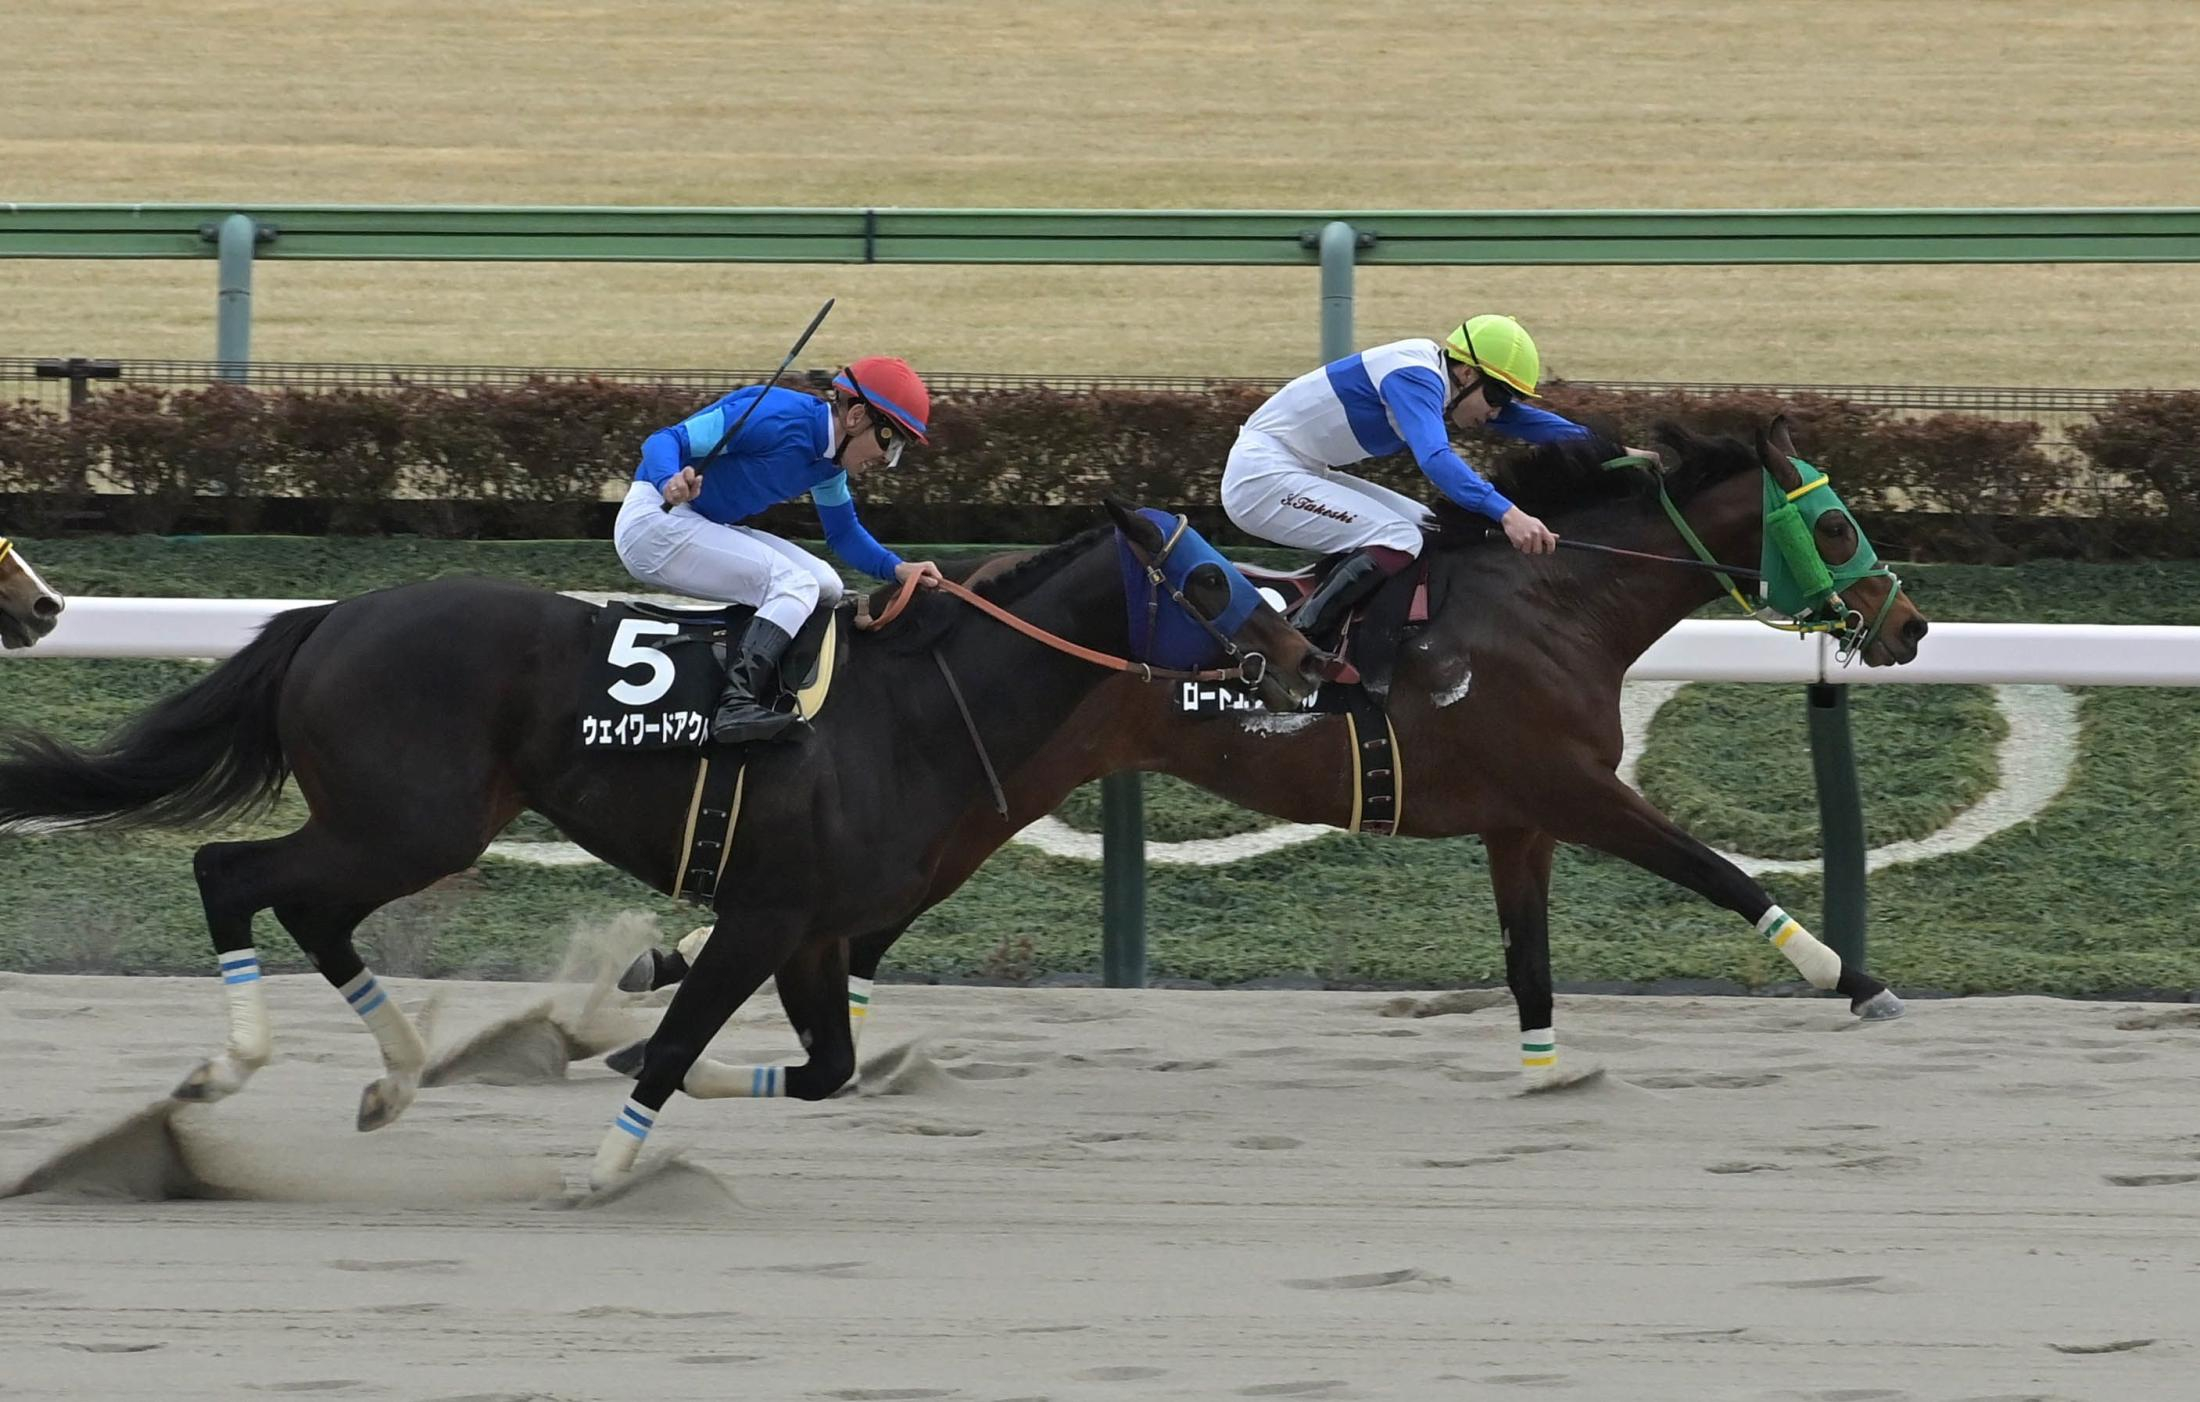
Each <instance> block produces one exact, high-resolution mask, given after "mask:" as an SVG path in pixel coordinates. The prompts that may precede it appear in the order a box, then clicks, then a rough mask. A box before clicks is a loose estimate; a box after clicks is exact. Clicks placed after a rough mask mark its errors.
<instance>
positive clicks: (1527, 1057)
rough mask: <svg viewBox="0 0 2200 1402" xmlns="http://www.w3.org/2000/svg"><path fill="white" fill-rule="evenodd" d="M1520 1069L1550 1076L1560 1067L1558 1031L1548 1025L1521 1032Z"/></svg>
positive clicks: (1530, 1073)
mask: <svg viewBox="0 0 2200 1402" xmlns="http://www.w3.org/2000/svg"><path fill="white" fill-rule="evenodd" d="M1520 1069H1521V1071H1522V1073H1524V1074H1526V1075H1528V1076H1531V1077H1534V1076H1548V1075H1550V1074H1551V1073H1552V1072H1554V1071H1556V1070H1557V1069H1558V1033H1556V1032H1554V1031H1552V1030H1551V1029H1550V1028H1548V1027H1536V1028H1531V1029H1529V1030H1527V1031H1525V1032H1522V1033H1521V1034H1520Z"/></svg>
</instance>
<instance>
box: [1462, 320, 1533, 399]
mask: <svg viewBox="0 0 2200 1402" xmlns="http://www.w3.org/2000/svg"><path fill="white" fill-rule="evenodd" d="M1444 352H1445V354H1447V355H1449V356H1450V357H1451V358H1452V359H1453V360H1460V361H1465V362H1466V363H1467V364H1469V365H1472V366H1473V367H1474V368H1475V369H1477V370H1479V371H1481V372H1482V373H1483V374H1485V375H1488V376H1489V377H1490V378H1492V379H1496V380H1503V381H1504V382H1505V383H1506V384H1508V385H1511V386H1512V387H1513V388H1514V389H1515V390H1517V391H1519V392H1520V393H1521V394H1524V395H1526V396H1528V397H1529V398H1530V399H1533V398H1535V397H1536V392H1535V382H1536V379H1537V377H1538V376H1539V375H1540V374H1541V373H1542V370H1543V361H1542V359H1541V357H1539V356H1537V355H1536V353H1535V341H1534V340H1533V339H1532V338H1531V337H1530V336H1529V335H1528V331H1527V328H1526V327H1524V326H1522V325H1521V324H1520V323H1519V322H1517V321H1514V320H1513V319H1512V318H1511V317H1509V316H1499V315H1497V314H1495V313H1485V314H1484V315H1482V316H1475V317H1469V318H1467V320H1466V321H1465V322H1463V323H1461V324H1460V325H1459V326H1457V327H1454V328H1453V330H1452V333H1451V334H1450V335H1449V336H1446V337H1445V338H1444Z"/></svg>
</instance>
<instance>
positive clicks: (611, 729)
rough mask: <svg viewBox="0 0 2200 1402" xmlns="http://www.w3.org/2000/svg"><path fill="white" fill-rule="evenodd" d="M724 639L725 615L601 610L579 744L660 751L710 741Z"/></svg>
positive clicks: (624, 607)
mask: <svg viewBox="0 0 2200 1402" xmlns="http://www.w3.org/2000/svg"><path fill="white" fill-rule="evenodd" d="M725 640H726V624H725V621H724V619H723V617H722V616H721V617H717V618H708V617H704V618H695V619H693V620H690V621H682V622H674V621H673V620H672V619H669V618H662V617H651V616H649V615H648V614H645V613H644V612H642V611H640V610H638V609H636V608H635V607H633V606H632V605H631V604H627V603H624V602H617V601H615V602H612V603H609V604H605V605H604V606H603V607H602V608H599V609H597V610H596V616H595V618H594V619H593V620H592V621H591V623H590V624H589V629H588V665H587V666H585V667H583V668H582V669H581V695H580V742H581V744H582V745H583V746H584V747H587V748H591V749H620V750H661V749H690V748H693V747H694V746H697V745H701V744H706V743H708V741H709V740H710V718H711V713H712V712H714V711H715V710H717V708H718V693H719V690H720V689H721V688H722V687H723V686H724V684H725V678H726V668H725V663H724V662H723V660H722V659H721V651H720V650H721V648H722V647H723V644H724V643H725Z"/></svg>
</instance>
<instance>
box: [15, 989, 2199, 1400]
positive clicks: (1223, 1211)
mask: <svg viewBox="0 0 2200 1402" xmlns="http://www.w3.org/2000/svg"><path fill="white" fill-rule="evenodd" d="M269 984H270V1001H271V1006H272V1008H273V1013H274V1018H275V1029H276V1058H277V1059H276V1061H275V1062H274V1064H272V1065H271V1066H269V1067H268V1068H267V1069H266V1070H264V1071H262V1072H261V1073H260V1075H259V1077H258V1078H257V1079H256V1080H255V1082H254V1083H253V1084H252V1085H251V1086H250V1087H249V1088H248V1089H247V1090H246V1091H245V1092H244V1093H243V1094H242V1095H240V1096H238V1097H236V1098H234V1099H232V1100H229V1101H227V1102H224V1103H222V1104H220V1105H216V1106H208V1107H189V1108H186V1109H183V1110H181V1111H180V1112H176V1113H170V1112H169V1111H168V1110H166V1109H165V1108H161V1109H154V1110H147V1111H146V1113H144V1114H143V1115H141V1116H140V1117H139V1118H137V1119H136V1120H135V1121H134V1122H132V1123H131V1124H129V1126H128V1127H127V1128H126V1129H124V1130H123V1131H122V1132H121V1133H120V1134H119V1135H118V1136H117V1137H116V1138H115V1139H113V1140H111V1141H109V1142H107V1143H106V1144H104V1145H103V1146H101V1147H100V1148H98V1149H97V1150H95V1151H94V1152H91V1153H88V1154H83V1155H78V1156H76V1157H75V1158H73V1159H72V1158H62V1159H58V1160H57V1159H56V1155H57V1154H59V1153H61V1151H63V1150H65V1149H66V1148H67V1147H68V1146H70V1145H72V1144H76V1143H78V1142H80V1141H83V1140H84V1139H86V1138H87V1137H89V1136H93V1135H95V1134H98V1133H101V1132H104V1131H109V1130H115V1129H116V1128H117V1127H118V1126H122V1125H124V1123H125V1122H126V1121H128V1120H129V1119H130V1117H131V1116H132V1114H133V1112H138V1111H140V1110H143V1109H145V1107H148V1106H152V1105H154V1103H155V1102H158V1101H160V1100H161V1097H162V1096H163V1095H164V1094H165V1092H166V1091H167V1090H168V1088H169V1087H170V1086H171V1085H172V1084H173V1083H174V1082H175V1081H176V1080H177V1079H178V1078H179V1077H180V1076H182V1075H183V1073H184V1072H186V1071H187V1070H189V1069H190V1068H191V1067H192V1066H193V1065H195V1064H196V1063H197V1061H198V1060H199V1059H200V1058H201V1057H203V1056H204V1055H206V1054H207V1053H209V1052H211V1051H213V1050H214V1049H215V1046H216V1044H217V1041H218V1038H219V1036H220V1031H221V1020H220V1019H221V1014H220V996H219V992H218V987H217V985H216V984H215V982H214V980H213V979H212V978H206V979H197V980H178V979H150V978H148V979H119V978H93V977H82V978H79V977H46V976H30V975H20V974H0V1071H4V1072H5V1080H4V1083H0V1185H5V1184H7V1183H9V1182H13V1181H17V1180H19V1179H21V1178H22V1177H23V1176H24V1175H27V1174H33V1173H36V1174H37V1175H38V1180H37V1181H39V1182H42V1183H50V1184H53V1185H54V1186H55V1188H56V1189H58V1190H54V1191H47V1192H42V1193H37V1194H33V1195H30V1196H22V1197H16V1198H12V1199H9V1200H7V1201H0V1398H5V1399H11V1400H12V1399H14V1398H17V1397H48V1396H78V1397H108V1398H139V1397H142V1398H164V1399H175V1398H202V1397H204V1398H213V1397H221V1398H236V1397H247V1396H258V1395H263V1394H277V1395H279V1394H304V1395H330V1396H339V1397H404V1398H445V1399H456V1398H476V1399H480V1398H520V1397H555V1398H628V1397H632V1398H649V1399H675V1398H711V1399H722V1398H732V1397H740V1398H813V1397H814V1398H840V1399H890V1398H933V1397H940V1398H968V1399H1010V1398H1053V1399H1131V1398H1146V1397H1171V1398H1228V1397H1338V1398H1416V1399H1425V1398H1447V1397H1474V1398H1485V1397H1488V1398H1505V1397H1514V1396H1521V1397H1530V1396H1534V1397H1553V1398H1566V1397H1579V1398H1625V1399H1642V1398H1676V1399H1680V1398H1686V1399H1717V1398H1751V1399H1755V1398H1768V1399H1769V1398H1780V1399H1789V1398H1807V1399H1808V1398H1814V1399H1825V1400H1826V1402H1837V1400H1839V1402H1869V1400H1870V1399H1903V1398H1948V1399H1955V1398H1967V1399H1985V1398H1995V1399H2016V1398H2030V1397H2041V1398H2117V1399H2133V1398H2141V1399H2143V1398H2185V1397H2191V1396H2193V1395H2195V1394H2194V1391H2193V1388H2194V1383H2193V1378H2194V1377H2195V1376H2196V1373H2195V1368H2196V1367H2200V1352H2196V1349H2195V1341H2196V1340H2200V1007H2172V1006H2149V1007H2137V1006H2131V1005H2116V1004H2088V1003H2063V1002H2054V1001H2048V1000H2039V999H2002V1000H1988V1001H1969V1002H1927V1003H1921V1004H1916V1005H1914V1006H1913V1010H1912V1015H1911V1016H1910V1017H1909V1018H1908V1019H1906V1020H1905V1021H1903V1022H1901V1023H1898V1024H1895V1025H1891V1026H1884V1027H1872V1028H1854V1027H1851V1026H1850V1025H1849V1019H1848V1018H1847V1017H1846V1015H1845V1014H1844V1012H1843V1011H1842V1009H1841V1008H1840V1006H1839V1005H1838V1004H1835V1003H1826V1002H1818V1001H1773V1000H1766V1001H1756V1000H1740V999H1703V1000H1687V999H1610V998H1567V999H1562V1000H1561V1002H1560V1010H1559V1020H1558V1025H1559V1032H1560V1037H1561V1042H1562V1046H1564V1047H1565V1049H1566V1054H1567V1056H1568V1057H1569V1059H1570V1060H1571V1061H1573V1062H1574V1063H1575V1064H1576V1065H1577V1066H1579V1065H1581V1064H1583V1063H1586V1062H1589V1061H1594V1062H1595V1063H1597V1064H1598V1065H1600V1066H1602V1067H1603V1068H1604V1074H1603V1075H1602V1076H1601V1077H1598V1078H1595V1079H1593V1080H1591V1081H1590V1082H1588V1083H1587V1084H1584V1085H1581V1086H1579V1087H1576V1088H1573V1089H1570V1090H1567V1091H1563V1092H1559V1093H1554V1094H1545V1095H1537V1096H1528V1097H1522V1096H1518V1095H1516V1094H1514V1089H1515V1080H1516V1073H1515V1072H1514V1071H1513V1070H1512V1067H1513V1064H1514V1062H1515V1059H1516V1044H1517V1034H1516V1031H1515V1028H1514V1026H1513V1018H1512V1010H1511V1007H1510V1005H1509V1003H1498V1004H1497V1005H1496V1006H1494V1007H1484V1008H1481V1009H1480V1010H1477V1011H1472V1012H1466V1013H1453V1014H1450V1015H1444V1016H1435V1017H1419V1018H1416V1017H1401V1016H1394V1015H1393V1016H1386V1015H1385V1013H1384V1010H1385V1006H1386V1004H1389V1003H1391V1001H1392V1000H1391V999H1389V998H1387V997H1385V996H1381V995H1367V994H1334V993H1182V992H1175V993H1170V992H1149V993H1120V992H1103V991H1093V990H1061V991H1029V990H998V989H963V988H909V987H898V986H886V987H882V988H881V989H880V990H879V994H880V996H879V999H878V1006H877V1011H876V1014H875V1015H874V1017H873V1019H872V1022H871V1026H870V1029H869V1031H868V1032H867V1034H866V1039H865V1046H864V1061H865V1066H864V1089H863V1091H862V1093H860V1094H857V1095H854V1096H847V1097H843V1098H840V1099H836V1100H833V1101H830V1102H827V1103H824V1104H817V1105H807V1104H800V1103H792V1102H784V1101H778V1102H754V1101H720V1102H712V1103H702V1102H696V1101H692V1100H686V1099H675V1100H674V1101H673V1102H672V1103H671V1104H670V1105H669V1106H668V1107H667V1109H666V1113H665V1115H664V1116H663V1119H662V1120H661V1122H660V1127H659V1129H658V1131H657V1133H656V1135H655V1136H654V1137H653V1139H652V1141H651V1143H650V1146H649V1148H648V1150H647V1151H646V1153H645V1158H644V1164H645V1166H647V1165H649V1164H651V1163H652V1162H657V1163H662V1162H664V1161H665V1160H667V1159H668V1158H672V1157H675V1156H677V1158H678V1159H679V1160H680V1161H681V1163H680V1165H679V1166H676V1167H674V1168H672V1169H671V1170H669V1171H661V1172H659V1173H657V1174H655V1175H653V1176H648V1177H645V1178H644V1180H643V1181H641V1182H640V1183H639V1184H638V1185H637V1186H636V1187H635V1189H634V1190H633V1191H631V1192H629V1193H627V1194H625V1195H623V1196H621V1197H619V1198H617V1199H616V1200H613V1201H608V1202H600V1203H598V1204H596V1205H594V1206H592V1207H588V1208H580V1209H576V1208H573V1207H569V1206H566V1205H564V1204H565V1201H566V1199H567V1197H568V1196H569V1195H571V1194H572V1193H573V1192H575V1191H576V1190H577V1189H578V1188H579V1186H580V1184H581V1182H582V1180H583V1177H584V1174H585V1168H586V1163H587V1157H588V1155H589V1154H590V1153H591V1152H592V1150H593V1148H594V1146H595V1143H596V1141H597V1138H598V1136H599V1134H600V1133H601V1131H602V1129H603V1128H604V1126H605V1125H606V1123H607V1122H608V1121H609V1119H610V1117H611V1115H612V1114H613V1112H614V1111H615V1110H616V1109H617V1107H618V1105H619V1104H620V1103H621V1101H622V1099H623V1097H624V1089H623V1087H624V1084H625V1083H624V1082H622V1081H619V1080H618V1079H616V1078H615V1077H613V1076H612V1075H611V1073H609V1072H608V1071H606V1070H605V1069H604V1068H603V1066H602V1064H601V1062H599V1061H591V1060H576V1061H574V1062H573V1063H572V1064H571V1065H570V1066H569V1067H567V1066H566V1065H565V1064H564V1063H565V1062H566V1060H567V1057H568V1055H569V1054H571V1053H572V1052H574V1051H584V1050H586V1047H585V1045H574V1044H573V1042H572V1039H571V1038H570V1037H569V1036H567V1035H566V1034H564V1033H560V1032H558V1031H557V1030H556V1029H555V1028H552V1027H550V1026H549V1025H548V1024H545V1023H542V1022H540V1021H537V1022H534V1023H531V1024H530V1023H526V1022H522V1023H521V1024H520V1025H519V1030H518V1032H517V1034H516V1036H515V1037H514V1038H513V1039H512V1046H511V1047H508V1048H505V1049H502V1050H500V1049H498V1048H494V1047H492V1048H487V1049H484V1048H479V1047H477V1048H476V1049H475V1051H474V1052H473V1053H472V1055H471V1056H470V1058H469V1067H470V1070H471V1071H472V1072H473V1073H475V1074H487V1075H489V1076H491V1077H493V1078H495V1079H500V1080H505V1081H520V1082H531V1083H523V1084H504V1085H496V1084H486V1083H482V1082H480V1081H471V1080H469V1081H460V1082H457V1083H450V1084H444V1085H441V1086H437V1087H434V1088H431V1089H428V1090H424V1091H423V1092H422V1093H421V1097H420V1100H419V1101H418V1103H417V1104H415V1105H414V1106H413V1107H412V1109H411V1110H410V1111H409V1112H408V1114H407V1115H406V1117H405V1118H404V1119H403V1120H402V1121H401V1122H400V1123H399V1124H397V1125H395V1126H393V1127H391V1128H389V1129H386V1130H383V1131H380V1132H378V1133H375V1134H372V1135H361V1134H358V1133H356V1132H355V1131H354V1130H353V1129H352V1128H351V1124H352V1117H353V1114H354V1110H355V1107H356V1104H357V1098H358V1092H359V1089H360V1087H361V1086H362V1085H363V1084H364V1083H365V1082H366V1081H367V1080H368V1079H370V1078H371V1076H372V1075H373V1074H375V1073H376V1072H377V1071H378V1069H379V1068H378V1065H377V1062H376V1058H375V1055H374V1051H373V1047H372V1044H371V1042H370V1040H369V1039H368V1038H367V1037H366V1036H365V1035H363V1033H362V1032H361V1031H360V1029H359V1027H358V1024H357V1020H356V1019H355V1018H354V1017H353V1016H352V1015H351V1014H350V1013H349V1012H348V1011H347V1010H346V1009H345V1008H344V1006H343V1004H342V1003H341V1001H340V1000H339V999H338V998H337V997H336V995H335V994H334V993H332V992H331V991H330V990H329V989H328V988H327V987H326V986H325V985H324V984H322V983H321V982H320V981H319V980H317V979H312V978H306V977H287V978H275V979H271V980H270V981H269ZM394 986H395V987H397V988H398V990H399V991H400V994H401V996H402V998H403V1000H404V1001H405V1002H406V1003H407V1005H408V1006H417V1005H418V1004H419V1003H420V1002H421V1001H423V1000H425V999H426V998H428V997H429V996H430V995H431V994H434V995H437V996H438V1003H439V1008H438V1012H437V1017H436V1023H435V1032H434V1036H433V1038H432V1040H433V1041H434V1042H435V1043H436V1045H438V1046H439V1047H442V1048H450V1047H453V1046H456V1045H457V1044H459V1043H461V1042H463V1041H465V1040H467V1039H468V1038H469V1037H470V1036H471V1035H472V1034H473V1033H474V1032H476V1031H478V1030H479V1029H481V1028H482V1027H484V1026H486V1025H489V1024H491V1023H494V1022H496V1021H497V1020H498V1019H500V1018H505V1017H509V1016H512V1015H515V1014H523V1013H525V1012H526V1011H527V1010H528V1009H529V1008H531V1007H534V1006H537V1005H540V1004H541V1003H542V1002H543V1001H544V1000H545V999H546V998H553V997H557V996H560V995H558V994H557V993H556V991H555V990H553V989H551V988H549V987H546V986H539V985H537V986H529V985H514V984H488V983H436V984H418V983H406V982H402V981H396V982H395V984H394ZM563 996H565V997H566V998H567V999H568V1000H570V996H571V991H570V990H568V992H567V994H566V995H563ZM658 996H659V997H660V998H661V997H662V995H658ZM1478 1001H1484V1002H1486V1001H1488V1000H1478ZM620 1003H621V1004H622V1006H615V1007H613V1008H611V1009H609V1010H608V1017H609V1019H610V1023H609V1025H608V1026H607V1025H604V1024H603V1016H601V1015H600V1016H599V1019H598V1023H599V1025H597V1026H596V1027H594V1028H592V1029H590V1036H591V1037H598V1038H600V1037H602V1036H606V1035H613V1034H616V1033H617V1032H619V1031H622V1030H624V1027H623V1024H628V1023H631V1024H632V1025H633V1026H637V1027H639V1026H646V1025H647V1023H648V1021H649V1019H650V1018H651V1017H652V1016H653V1009H651V1007H650V1006H649V1000H646V999H642V1000H626V999H621V1000H620ZM588 1040H589V1039H588V1038H586V1037H584V1038H582V1039H581V1041H582V1042H583V1043H585V1042H586V1041H588ZM717 1052H718V1054H719V1055H721V1056H722V1057H725V1058H727V1059H732V1060H756V1059H774V1058H778V1059H785V1058H788V1057H791V1056H792V1055H793V1054H794V1047H793V1041H792V1037H791V1036H790V1034H789V1033H788V1032H787V1031H786V1029H785V1027H784V1024H783V1023H781V1022H780V1020H779V1014H778V1008H777V1003H776V1000H773V999H771V998H769V997H768V996H767V997H766V998H764V999H763V1000H762V1001H760V1002H759V1003H756V1004H753V1005H752V1006H751V1008H750V1009H749V1010H747V1011H746V1012H745V1014H744V1015H743V1016H742V1017H741V1018H739V1019H737V1021H736V1023H735V1024H734V1026H733V1027H732V1028H730V1029H729V1030H728V1032H727V1033H726V1034H725V1036H724V1037H722V1038H721V1039H720V1042H719V1044H718V1047H717ZM90 1190H104V1191H106V1192H108V1193H115V1194H128V1195H135V1199H136V1200H133V1199H132V1198H131V1197H129V1196H124V1197H109V1198H101V1197H91V1196H86V1195H85V1194H86V1192H87V1191H90ZM168 1193H191V1194H201V1195H204V1194H214V1195H217V1197H215V1198H214V1199H211V1200H210V1199H208V1198H206V1197H204V1196H201V1197H196V1198H188V1199H187V1198H170V1199H168V1200H144V1199H146V1198H147V1197H149V1196H151V1197H158V1196H159V1195H161V1194H168Z"/></svg>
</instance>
